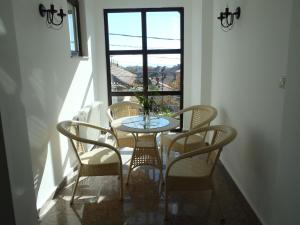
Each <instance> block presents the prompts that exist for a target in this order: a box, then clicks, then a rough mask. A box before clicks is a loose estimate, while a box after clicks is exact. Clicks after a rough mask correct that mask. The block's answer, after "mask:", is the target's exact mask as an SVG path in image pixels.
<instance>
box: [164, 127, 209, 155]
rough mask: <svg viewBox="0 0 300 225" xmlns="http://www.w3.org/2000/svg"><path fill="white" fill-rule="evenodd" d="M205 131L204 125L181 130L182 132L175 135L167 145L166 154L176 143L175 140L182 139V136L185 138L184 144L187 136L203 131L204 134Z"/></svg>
mask: <svg viewBox="0 0 300 225" xmlns="http://www.w3.org/2000/svg"><path fill="white" fill-rule="evenodd" d="M206 132H207V130H206V128H205V127H197V128H194V129H192V130H189V131H185V132H183V133H182V134H180V135H178V136H177V137H175V138H174V139H173V140H172V141H171V143H170V145H169V146H168V149H167V156H169V154H170V151H171V149H172V146H173V145H174V144H175V143H176V141H178V140H180V139H182V138H185V139H186V140H185V144H186V142H187V140H188V138H189V136H191V135H194V134H197V133H198V134H199V133H204V134H206ZM204 137H205V135H204Z"/></svg>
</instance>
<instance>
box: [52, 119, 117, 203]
mask: <svg viewBox="0 0 300 225" xmlns="http://www.w3.org/2000/svg"><path fill="white" fill-rule="evenodd" d="M56 127H57V130H58V131H59V132H60V133H61V134H63V135H65V136H66V137H68V138H69V139H70V142H71V144H72V147H73V150H74V152H75V155H76V158H77V160H78V175H77V178H76V182H75V186H74V188H73V192H72V197H71V201H70V204H72V203H73V199H74V195H75V192H76V188H77V185H78V181H79V178H80V177H82V176H118V177H119V179H120V198H121V200H122V199H123V177H122V160H121V155H120V153H119V151H118V149H116V148H115V147H114V146H113V145H111V144H108V143H106V142H104V141H96V140H90V139H87V138H83V137H81V136H80V129H82V128H84V129H86V128H89V129H95V130H98V131H99V133H100V134H102V135H103V134H105V135H106V137H107V138H108V137H113V138H114V139H116V137H115V135H114V134H113V133H112V132H111V131H110V130H108V129H105V128H102V127H98V126H94V125H92V124H89V123H84V122H79V121H71V120H68V121H62V122H60V123H58V124H57V126H56ZM108 135H109V136H108ZM87 145H90V146H92V147H91V149H90V150H89V151H88V150H87V149H86V146H87Z"/></svg>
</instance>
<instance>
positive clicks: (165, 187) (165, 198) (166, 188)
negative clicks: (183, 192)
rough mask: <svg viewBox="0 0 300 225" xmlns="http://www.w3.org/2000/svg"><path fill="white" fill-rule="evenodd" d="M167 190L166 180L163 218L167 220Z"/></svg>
mask: <svg viewBox="0 0 300 225" xmlns="http://www.w3.org/2000/svg"><path fill="white" fill-rule="evenodd" d="M168 197H169V195H168V191H167V182H166V184H165V220H168V200H169V199H168Z"/></svg>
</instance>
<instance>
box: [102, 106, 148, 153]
mask: <svg viewBox="0 0 300 225" xmlns="http://www.w3.org/2000/svg"><path fill="white" fill-rule="evenodd" d="M141 111H142V107H141V105H139V104H138V103H135V102H129V101H124V102H119V103H114V104H112V105H110V106H109V107H108V109H107V111H106V112H107V115H108V118H109V121H110V122H112V121H113V120H115V119H119V118H121V117H126V116H136V115H140V114H141ZM113 132H114V133H115V135H116V137H117V141H118V146H119V147H131V148H133V147H134V146H135V139H134V137H133V135H132V134H131V133H127V132H122V131H118V130H115V129H113ZM139 139H140V140H142V139H145V140H146V139H147V140H148V139H149V140H151V139H153V136H152V135H151V136H150V135H141V137H139Z"/></svg>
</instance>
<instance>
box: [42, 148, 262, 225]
mask: <svg viewBox="0 0 300 225" xmlns="http://www.w3.org/2000/svg"><path fill="white" fill-rule="evenodd" d="M122 159H123V164H124V166H123V168H124V171H123V173H124V178H126V175H127V172H128V165H129V160H130V151H129V150H128V149H127V150H126V151H124V152H122ZM158 180H159V173H158V170H154V169H152V168H150V167H149V168H148V167H140V168H137V169H136V170H134V171H133V172H132V175H131V178H130V183H129V185H128V186H127V185H126V184H124V200H123V201H120V200H119V199H118V197H119V180H118V179H117V178H116V177H93V178H83V179H82V180H81V181H80V183H79V186H78V189H77V192H76V196H75V199H74V204H73V206H72V207H70V205H69V200H70V195H71V191H72V187H73V184H71V185H69V186H68V187H67V188H65V189H64V190H63V191H62V192H61V193H58V195H57V196H56V198H55V199H53V200H52V201H51V202H50V203H49V205H48V209H46V210H44V213H43V215H41V223H40V224H41V225H78V224H84V225H94V224H101V225H121V224H124V225H131V224H137V225H140V224H147V225H148V224H149V225H150V224H153V225H154V224H155V225H161V224H165V225H167V224H178V225H205V224H207V225H214V224H220V219H221V215H220V209H219V205H220V206H221V208H222V211H223V215H224V217H225V219H226V224H228V225H260V224H261V223H260V222H259V221H258V219H257V218H256V216H255V214H254V213H253V211H252V210H251V208H250V207H249V206H248V203H247V202H246V201H245V199H244V198H243V196H242V195H241V193H240V192H239V190H238V189H237V187H236V186H235V184H234V183H233V181H232V180H231V178H230V177H229V175H228V174H227V172H226V171H225V169H224V167H223V166H222V165H221V164H218V165H217V168H216V171H215V174H214V180H215V187H216V198H217V199H218V200H217V199H216V198H211V192H210V191H203V192H177V193H174V194H172V195H171V198H170V203H169V215H170V216H169V220H168V221H164V214H163V213H164V201H163V198H164V196H163V192H161V191H160V185H159V181H158ZM124 181H126V179H124ZM218 202H219V203H220V204H218Z"/></svg>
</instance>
